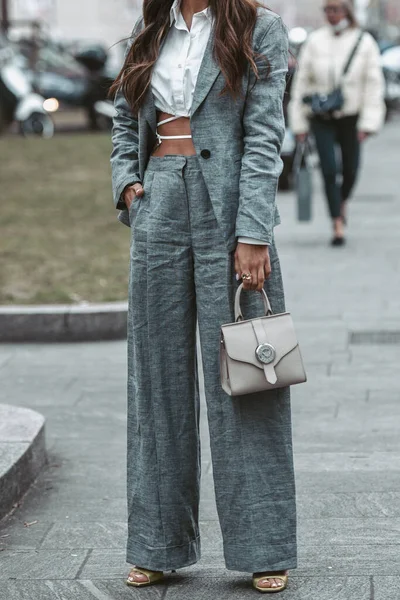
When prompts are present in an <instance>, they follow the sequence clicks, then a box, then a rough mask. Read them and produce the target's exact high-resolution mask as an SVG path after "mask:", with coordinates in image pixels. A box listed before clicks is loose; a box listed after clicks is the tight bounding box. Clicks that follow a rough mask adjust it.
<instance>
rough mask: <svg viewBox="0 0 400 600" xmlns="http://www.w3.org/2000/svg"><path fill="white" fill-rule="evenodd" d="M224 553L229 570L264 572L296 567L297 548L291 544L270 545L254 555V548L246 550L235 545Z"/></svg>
mask: <svg viewBox="0 0 400 600" xmlns="http://www.w3.org/2000/svg"><path fill="white" fill-rule="evenodd" d="M224 555H225V565H226V568H227V569H228V570H229V571H243V572H245V573H264V572H268V571H289V570H291V569H296V568H297V549H296V548H293V546H277V545H271V546H269V547H268V548H267V549H266V550H265V551H264V552H257V553H256V555H255V552H254V548H252V549H248V551H247V552H246V549H245V548H243V547H236V548H233V549H232V550H227V551H225V553H224ZM239 556H241V557H244V558H239Z"/></svg>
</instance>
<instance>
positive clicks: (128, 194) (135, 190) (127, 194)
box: [124, 183, 144, 210]
mask: <svg viewBox="0 0 400 600" xmlns="http://www.w3.org/2000/svg"><path fill="white" fill-rule="evenodd" d="M143 194H144V189H143V186H142V184H141V183H134V184H133V185H128V186H127V187H126V188H125V190H124V202H125V205H126V208H127V209H128V210H129V209H130V207H131V204H132V202H134V201H135V200H136V198H141V197H142V196H143Z"/></svg>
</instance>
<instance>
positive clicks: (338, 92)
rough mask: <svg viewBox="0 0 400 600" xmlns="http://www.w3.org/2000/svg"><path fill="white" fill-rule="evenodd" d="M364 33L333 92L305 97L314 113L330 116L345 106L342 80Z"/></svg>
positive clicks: (360, 38) (358, 40) (360, 36)
mask: <svg viewBox="0 0 400 600" xmlns="http://www.w3.org/2000/svg"><path fill="white" fill-rule="evenodd" d="M363 35H364V32H363V31H362V32H361V33H360V35H359V37H358V39H357V42H356V44H355V46H354V48H353V50H352V51H351V54H350V56H349V59H348V61H347V63H346V66H345V68H344V69H343V73H342V75H341V78H340V82H339V84H338V85H337V87H336V88H335V89H334V90H333V92H330V93H329V94H318V93H316V94H312V95H310V96H305V97H304V98H303V102H304V103H305V104H309V105H310V106H311V110H312V112H313V114H314V115H318V116H327V117H329V116H331V115H332V113H334V112H336V111H338V110H341V109H342V108H343V104H344V96H343V92H342V86H341V82H342V80H343V78H344V77H345V76H346V74H347V73H348V71H349V69H350V67H351V63H352V62H353V59H354V57H355V55H356V52H357V50H358V47H359V45H360V43H361V40H362V38H363Z"/></svg>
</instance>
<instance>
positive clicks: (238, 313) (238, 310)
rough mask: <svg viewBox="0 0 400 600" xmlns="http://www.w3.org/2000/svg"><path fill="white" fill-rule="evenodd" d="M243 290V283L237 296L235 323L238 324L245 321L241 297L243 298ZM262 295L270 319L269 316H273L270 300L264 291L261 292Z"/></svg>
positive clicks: (266, 313)
mask: <svg viewBox="0 0 400 600" xmlns="http://www.w3.org/2000/svg"><path fill="white" fill-rule="evenodd" d="M242 290H243V283H241V284H240V285H239V287H238V289H237V292H236V296H235V323H237V322H238V321H243V320H244V318H243V313H242V309H241V308H240V296H241V293H242ZM261 295H262V299H263V302H264V307H265V315H266V316H267V317H268V316H270V315H272V308H271V304H270V302H269V300H268V296H267V293H266V291H265V290H264V289H263V290H262V291H261Z"/></svg>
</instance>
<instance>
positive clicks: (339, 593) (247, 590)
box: [166, 574, 370, 600]
mask: <svg viewBox="0 0 400 600" xmlns="http://www.w3.org/2000/svg"><path fill="white" fill-rule="evenodd" d="M254 594H255V591H254V590H253V588H252V587H251V580H250V579H249V577H248V576H247V577H245V576H243V575H235V574H230V577H229V579H228V578H227V579H225V578H223V579H219V578H218V579H216V578H205V577H201V576H200V577H199V578H197V577H195V578H193V579H192V578H190V577H185V579H184V580H183V581H180V582H179V583H178V582H177V583H175V584H174V583H170V584H169V586H168V591H167V595H166V598H167V600H187V598H188V597H189V595H190V598H193V600H210V598H218V600H230V599H231V598H233V599H235V600H244V599H246V598H249V599H250V598H253V599H254ZM282 597H284V598H285V599H286V598H287V599H289V600H316V599H318V600H333V599H335V600H349V598H354V599H357V600H370V582H369V579H368V578H366V577H364V578H362V577H342V578H341V579H340V580H338V579H337V578H329V577H326V578H322V577H321V578H319V577H309V578H306V577H291V579H290V583H289V586H288V589H287V591H285V593H284V594H283V595H282Z"/></svg>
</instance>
